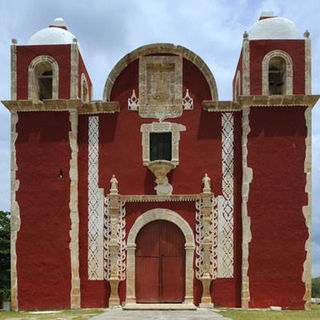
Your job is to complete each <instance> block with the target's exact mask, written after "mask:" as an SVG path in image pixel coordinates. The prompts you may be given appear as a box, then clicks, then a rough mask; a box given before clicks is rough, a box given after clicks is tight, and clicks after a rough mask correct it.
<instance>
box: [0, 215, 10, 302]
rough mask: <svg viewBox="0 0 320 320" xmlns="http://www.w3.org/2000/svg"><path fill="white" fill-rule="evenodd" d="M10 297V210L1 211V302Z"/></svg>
mask: <svg viewBox="0 0 320 320" xmlns="http://www.w3.org/2000/svg"><path fill="white" fill-rule="evenodd" d="M9 298H10V212H5V211H0V303H1V301H3V300H8V299H9Z"/></svg>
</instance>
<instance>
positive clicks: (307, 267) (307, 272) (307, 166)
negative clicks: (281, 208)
mask: <svg viewBox="0 0 320 320" xmlns="http://www.w3.org/2000/svg"><path fill="white" fill-rule="evenodd" d="M311 110H312V109H311V107H308V108H307V109H306V111H305V120H306V127H307V136H306V139H305V141H306V151H305V154H306V156H305V161H304V172H305V174H306V186H305V192H306V193H307V195H308V204H307V205H305V206H303V207H302V212H303V215H304V218H305V222H306V227H307V229H308V239H307V240H306V243H305V250H306V259H305V261H304V263H303V273H302V282H303V283H304V285H305V294H304V296H303V300H304V301H305V304H304V307H305V310H311V277H312V261H311V246H312V234H311V228H312V184H311V178H312V158H311V148H312V143H311V137H312V130H311Z"/></svg>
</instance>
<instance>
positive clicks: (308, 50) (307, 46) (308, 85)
mask: <svg viewBox="0 0 320 320" xmlns="http://www.w3.org/2000/svg"><path fill="white" fill-rule="evenodd" d="M304 54H305V94H311V91H312V89H311V85H312V82H311V40H310V39H309V38H306V39H305V53H304Z"/></svg>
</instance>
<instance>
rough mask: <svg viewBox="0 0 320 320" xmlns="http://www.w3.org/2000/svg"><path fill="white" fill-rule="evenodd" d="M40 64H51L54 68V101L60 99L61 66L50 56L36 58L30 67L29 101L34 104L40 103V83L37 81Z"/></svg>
mask: <svg viewBox="0 0 320 320" xmlns="http://www.w3.org/2000/svg"><path fill="white" fill-rule="evenodd" d="M40 64H50V66H51V68H52V99H58V97H59V65H58V63H57V61H56V60H55V59H54V58H52V57H50V56H44V55H43V56H38V57H35V58H34V59H33V60H32V61H31V62H30V64H29V67H28V99H29V100H33V101H34V102H36V101H39V96H38V92H36V90H37V88H38V83H37V79H36V68H37V67H38V65H40Z"/></svg>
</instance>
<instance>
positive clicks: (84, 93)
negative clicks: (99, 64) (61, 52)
mask: <svg viewBox="0 0 320 320" xmlns="http://www.w3.org/2000/svg"><path fill="white" fill-rule="evenodd" d="M81 100H82V101H83V102H88V101H89V89H88V81H87V78H86V76H85V75H84V74H83V73H82V74H81Z"/></svg>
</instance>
